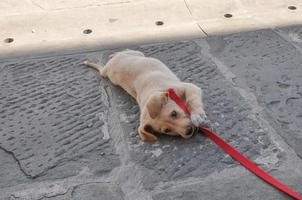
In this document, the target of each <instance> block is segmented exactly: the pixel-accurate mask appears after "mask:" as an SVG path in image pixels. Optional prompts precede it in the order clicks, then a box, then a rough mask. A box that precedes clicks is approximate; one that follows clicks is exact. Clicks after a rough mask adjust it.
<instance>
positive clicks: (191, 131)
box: [186, 126, 194, 135]
mask: <svg viewBox="0 0 302 200" xmlns="http://www.w3.org/2000/svg"><path fill="white" fill-rule="evenodd" d="M193 131H194V129H193V127H192V126H190V127H188V128H187V129H186V135H192V134H193Z"/></svg>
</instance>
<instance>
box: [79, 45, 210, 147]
mask: <svg viewBox="0 0 302 200" xmlns="http://www.w3.org/2000/svg"><path fill="white" fill-rule="evenodd" d="M85 64H86V65H88V66H90V67H93V68H95V69H97V70H98V71H99V72H100V74H101V76H102V77H105V78H109V79H110V81H111V82H112V83H113V84H115V85H119V86H120V87H122V88H123V89H124V90H126V91H127V92H128V93H129V94H130V95H131V96H132V97H133V98H135V99H136V101H137V102H138V104H139V107H140V111H141V115H140V126H139V130H138V132H139V136H140V138H141V139H142V140H148V141H155V140H157V137H156V136H155V135H154V134H152V132H153V130H155V131H156V132H160V133H165V134H168V135H181V136H182V137H184V138H189V137H191V136H192V134H193V132H194V128H193V125H195V127H196V126H204V125H205V124H206V114H205V112H204V109H203V104H202V97H201V96H202V94H201V89H200V88H198V87H197V86H195V85H193V84H191V83H184V82H181V81H180V80H179V79H178V78H177V77H176V75H175V74H173V72H172V71H171V70H170V69H169V68H168V67H167V66H165V65H164V64H163V63H162V62H160V61H159V60H157V59H154V58H151V57H145V56H144V54H143V53H141V52H139V51H133V50H125V51H122V52H117V53H114V54H112V55H111V57H110V60H109V61H108V62H107V63H106V65H105V66H104V67H103V66H100V65H97V64H94V63H89V62H85ZM167 88H173V89H174V90H175V92H176V93H177V94H178V95H179V96H180V97H181V98H182V99H183V100H184V101H185V102H186V104H187V105H188V107H189V109H190V110H191V117H189V116H188V115H187V114H186V113H184V112H183V111H182V110H181V109H180V108H179V107H178V106H177V105H176V104H175V102H174V101H172V100H170V99H169V98H168V94H167V93H166V92H165V90H166V89H167Z"/></svg>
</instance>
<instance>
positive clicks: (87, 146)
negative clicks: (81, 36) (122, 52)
mask: <svg viewBox="0 0 302 200" xmlns="http://www.w3.org/2000/svg"><path fill="white" fill-rule="evenodd" d="M129 48H132V49H137V50H140V51H142V52H144V53H145V54H146V55H148V56H152V57H156V58H158V59H160V60H162V61H163V62H164V63H165V64H167V65H168V66H169V67H170V68H171V70H172V71H173V72H175V73H176V74H177V75H178V76H179V77H180V78H181V79H182V80H184V81H187V82H192V83H195V84H196V85H198V86H200V87H201V88H202V89H203V91H204V102H205V109H206V111H207V113H208V115H209V118H210V120H211V121H212V126H213V127H214V129H215V130H216V132H217V133H218V134H219V135H221V136H222V137H223V138H224V139H226V140H227V141H228V142H229V143H230V144H232V145H233V146H235V147H236V148H237V149H238V150H240V151H241V152H242V153H244V154H245V155H246V156H248V157H249V158H250V159H252V160H253V161H254V162H255V163H257V164H258V165H259V166H261V167H262V168H264V169H265V170H267V171H268V172H269V173H270V174H272V175H274V176H276V177H277V178H279V179H280V180H282V181H283V182H284V183H286V184H287V185H289V186H290V187H292V188H294V189H295V190H296V191H297V192H299V193H301V194H302V187H301V185H302V161H301V158H302V146H301V143H302V131H301V128H302V125H301V124H302V28H301V27H293V28H284V29H276V30H261V31H255V32H248V33H237V34H232V35H227V36H217V37H208V38H205V39H196V40H190V41H179V42H170V43H161V44H151V45H143V46H138V47H129ZM112 51H116V49H115V50H108V51H99V52H92V53H91V52H90V53H81V54H72V55H60V56H44V57H39V58H37V57H36V58H35V57H32V58H11V59H5V60H1V61H0V72H1V73H0V81H1V82H0V199H33V200H37V199H51V200H61V199H85V200H90V199H102V200H107V199H108V200H109V199H110V200H123V199H127V200H128V199H129V200H130V199H131V200H135V199H138V200H140V199H143V200H145V199H146V200H151V199H153V200H164V199H165V200H167V199H171V200H172V199H173V200H177V199H190V200H195V199H196V200H197V199H202V200H203V199H205V200H214V199H217V200H218V199H226V200H231V199H232V200H233V199H234V200H235V199H253V200H255V199H266V200H270V199H271V200H273V199H274V200H281V199H289V197H287V196H286V195H284V194H282V193H280V192H278V191H277V190H275V189H273V188H271V187H270V186H268V185H267V184H265V183H264V182H262V181H261V180H259V179H258V178H257V177H255V176H254V175H252V174H251V173H249V172H248V171H247V170H245V169H244V168H243V167H241V166H240V165H239V164H238V163H236V162H234V161H233V160H232V159H231V158H230V157H229V156H227V155H226V154H224V153H223V152H222V151H221V150H220V149H219V148H217V147H216V146H215V145H214V144H213V143H212V142H211V141H209V140H208V139H206V138H205V137H203V136H202V135H196V136H194V137H193V138H192V139H190V140H183V139H180V138H171V137H163V136H162V137H161V138H160V143H149V142H142V141H141V140H140V139H139V138H138V135H137V131H136V130H137V126H138V115H139V109H138V106H137V105H136V103H135V100H134V99H132V98H131V97H130V96H129V95H127V94H126V93H125V92H124V91H123V90H122V89H120V88H118V87H115V86H113V85H112V84H111V83H110V82H109V81H107V80H103V79H101V78H100V77H99V75H98V74H97V72H96V71H94V70H93V69H90V68H87V67H86V66H84V65H83V64H82V62H83V61H84V60H87V59H89V60H94V61H98V62H103V63H104V62H106V59H107V56H108V54H109V53H110V52H112Z"/></svg>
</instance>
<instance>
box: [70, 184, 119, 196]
mask: <svg viewBox="0 0 302 200" xmlns="http://www.w3.org/2000/svg"><path fill="white" fill-rule="evenodd" d="M71 196H72V199H73V200H82V199H85V200H99V199H101V200H122V199H123V192H122V191H121V190H120V189H119V188H118V187H114V186H111V187H109V186H107V185H100V184H85V185H82V186H77V187H75V188H74V189H73V191H72V193H71Z"/></svg>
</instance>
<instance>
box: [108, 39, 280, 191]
mask: <svg viewBox="0 0 302 200" xmlns="http://www.w3.org/2000/svg"><path fill="white" fill-rule="evenodd" d="M136 49H137V50H140V51H142V52H144V53H145V54H146V55H147V56H152V57H155V58H158V59H160V60H161V61H163V62H164V63H165V64H167V66H169V67H170V68H171V70H172V71H173V72H175V73H176V74H177V75H178V76H179V77H180V79H181V80H183V81H187V82H192V83H195V84H196V85H198V86H200V87H201V88H202V89H203V91H204V101H205V108H206V111H207V112H208V115H209V118H210V120H211V121H212V124H213V127H214V129H215V130H216V131H217V133H219V134H220V135H221V136H222V137H223V138H225V139H226V140H227V141H229V142H230V143H231V144H232V145H234V146H235V147H236V148H237V149H239V150H240V151H241V152H242V153H244V154H245V155H247V156H248V157H250V158H251V159H254V160H255V159H256V158H257V157H259V156H261V152H263V151H264V150H265V149H267V148H268V146H267V145H264V144H263V143H261V142H260V138H262V139H263V140H266V141H270V139H269V138H268V136H267V133H266V132H265V131H264V130H262V129H261V127H260V126H259V124H258V123H257V121H255V120H253V119H252V118H250V117H249V111H250V108H249V106H248V105H247V104H246V103H245V102H244V100H243V99H242V97H241V96H240V95H239V94H238V93H237V92H236V91H235V90H234V89H233V88H232V86H231V85H230V83H228V82H227V81H226V79H225V78H224V76H223V75H222V74H221V73H220V71H219V70H218V69H217V66H216V65H215V64H214V63H213V62H212V61H211V60H210V59H209V58H208V57H206V56H205V55H202V54H201V49H200V47H199V46H198V45H197V44H196V43H195V42H191V41H184V42H174V43H167V44H159V45H148V46H144V47H139V48H136ZM108 54H109V52H108V53H106V54H105V55H108ZM113 99H115V100H116V104H117V106H118V109H119V112H120V116H121V119H123V120H122V124H123V126H124V127H125V130H127V131H125V132H124V134H125V137H126V138H127V141H128V143H129V145H130V148H131V155H132V160H133V161H135V162H136V163H137V164H139V165H141V166H143V167H144V168H145V169H147V170H149V172H148V175H146V176H144V177H143V185H144V188H145V189H148V190H152V189H153V188H154V186H155V185H157V184H158V183H159V182H166V181H171V180H177V179H183V178H186V177H205V176H208V175H210V174H211V173H213V172H215V171H221V170H223V169H225V168H227V167H232V166H234V162H233V161H232V159H230V157H228V156H226V155H225V154H224V153H223V152H222V151H221V150H220V149H219V148H217V147H216V146H215V145H214V144H213V143H212V142H210V141H209V140H207V139H206V138H205V137H203V136H200V135H196V136H195V137H194V138H193V139H190V140H183V139H180V138H171V137H164V136H162V137H161V138H160V144H152V143H143V142H141V141H140V140H139V139H138V137H137V134H136V133H137V127H138V118H139V108H138V106H137V105H136V103H135V100H134V99H132V98H131V97H129V95H128V94H126V93H125V92H124V91H123V90H122V89H120V88H114V89H113ZM129 133H131V134H129ZM270 148H272V149H274V153H273V151H271V153H272V154H276V155H277V154H278V153H279V150H278V148H277V147H274V144H271V145H270ZM277 162H278V161H276V163H277ZM276 163H272V164H276Z"/></svg>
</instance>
